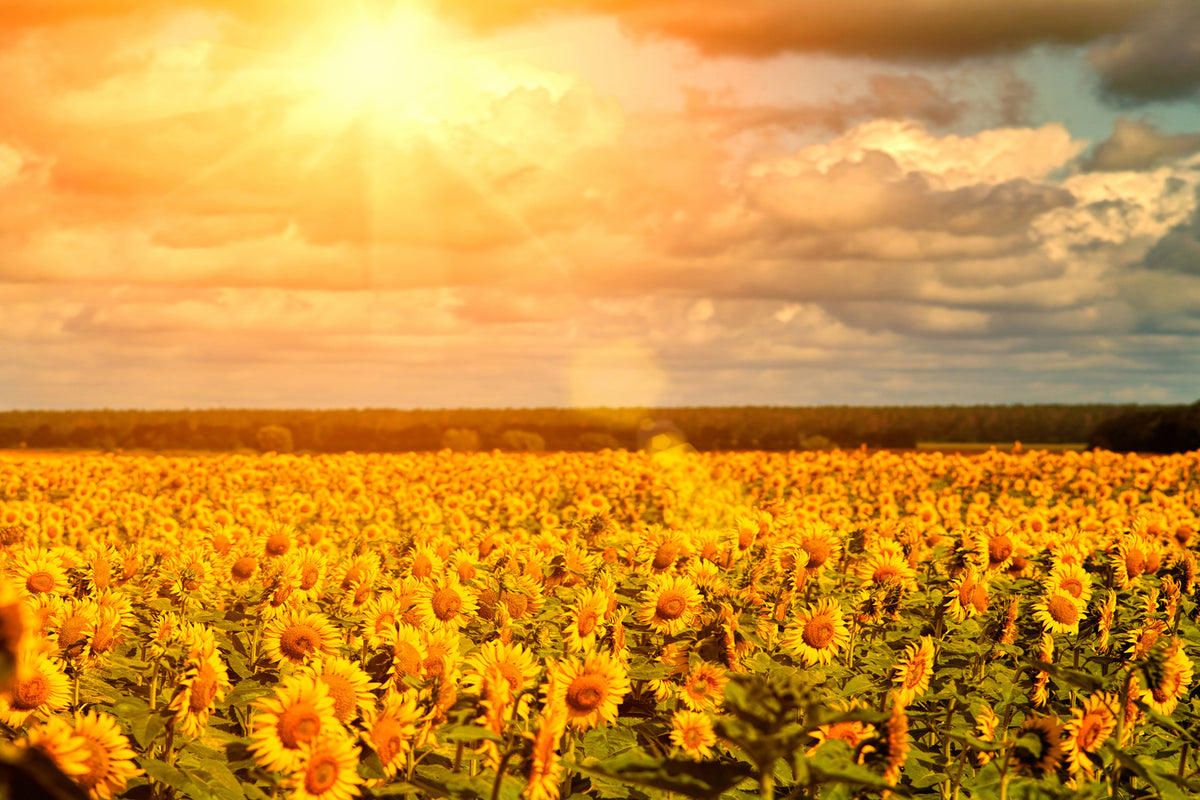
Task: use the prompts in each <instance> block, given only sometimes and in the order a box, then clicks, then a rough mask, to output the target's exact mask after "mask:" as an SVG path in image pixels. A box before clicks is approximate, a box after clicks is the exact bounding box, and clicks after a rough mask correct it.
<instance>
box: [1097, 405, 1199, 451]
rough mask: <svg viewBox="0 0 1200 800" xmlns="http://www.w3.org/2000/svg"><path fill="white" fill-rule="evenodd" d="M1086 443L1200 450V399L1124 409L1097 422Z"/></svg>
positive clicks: (1121, 447) (1121, 448)
mask: <svg viewBox="0 0 1200 800" xmlns="http://www.w3.org/2000/svg"><path fill="white" fill-rule="evenodd" d="M1088 444H1089V445H1091V446H1092V447H1100V448H1103V449H1105V450H1117V451H1120V452H1139V453H1186V452H1188V451H1190V450H1200V401H1197V402H1195V403H1193V404H1192V405H1190V406H1173V407H1169V408H1157V409H1136V410H1132V411H1127V412H1125V413H1123V414H1120V415H1118V416H1116V417H1113V418H1111V419H1108V420H1105V421H1104V422H1102V423H1101V424H1100V425H1099V426H1097V428H1096V430H1095V431H1094V432H1093V433H1092V435H1091V437H1090V438H1089V439H1088Z"/></svg>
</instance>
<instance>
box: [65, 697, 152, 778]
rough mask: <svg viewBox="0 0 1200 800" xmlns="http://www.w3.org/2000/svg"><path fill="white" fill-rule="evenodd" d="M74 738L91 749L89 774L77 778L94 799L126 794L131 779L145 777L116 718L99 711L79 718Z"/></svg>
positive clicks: (87, 764)
mask: <svg viewBox="0 0 1200 800" xmlns="http://www.w3.org/2000/svg"><path fill="white" fill-rule="evenodd" d="M75 735H76V736H78V737H80V738H81V739H83V743H84V746H85V747H87V749H88V757H87V760H86V761H85V762H84V765H85V766H86V767H87V772H84V773H81V774H79V775H76V776H74V778H75V782H76V783H78V784H79V785H80V786H82V787H83V788H84V789H86V790H87V793H88V795H89V796H90V797H91V798H92V800H109V799H110V798H111V797H112V796H113V794H114V793H116V792H123V791H125V786H126V784H127V783H128V782H129V779H130V778H136V777H137V776H138V775H141V774H142V770H141V769H140V768H139V767H138V766H137V764H136V763H134V760H133V759H134V757H135V755H136V754H135V753H134V752H133V748H131V747H130V746H129V739H127V738H126V737H125V734H123V733H122V732H121V729H120V727H119V726H118V724H117V719H116V717H111V716H109V715H108V714H103V713H100V712H97V711H89V712H87V713H86V714H84V715H83V716H79V715H76V717H75Z"/></svg>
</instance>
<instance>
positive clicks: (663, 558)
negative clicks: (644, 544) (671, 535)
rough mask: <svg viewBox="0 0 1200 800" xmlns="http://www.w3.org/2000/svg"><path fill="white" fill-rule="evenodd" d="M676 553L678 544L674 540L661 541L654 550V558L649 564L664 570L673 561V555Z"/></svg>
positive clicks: (677, 553)
mask: <svg viewBox="0 0 1200 800" xmlns="http://www.w3.org/2000/svg"><path fill="white" fill-rule="evenodd" d="M678 555H679V545H678V544H676V543H675V542H663V543H662V544H660V545H659V546H658V549H657V550H655V551H654V560H653V561H652V562H650V566H652V567H654V569H656V570H664V569H666V568H667V567H669V566H671V565H672V564H674V563H675V557H676V556H678Z"/></svg>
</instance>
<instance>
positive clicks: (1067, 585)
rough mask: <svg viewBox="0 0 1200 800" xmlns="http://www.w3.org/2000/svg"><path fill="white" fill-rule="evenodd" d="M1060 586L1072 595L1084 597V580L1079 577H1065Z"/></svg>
mask: <svg viewBox="0 0 1200 800" xmlns="http://www.w3.org/2000/svg"><path fill="white" fill-rule="evenodd" d="M1058 588H1059V589H1062V590H1063V591H1064V592H1066V593H1067V594H1069V595H1071V597H1083V581H1081V580H1079V578H1074V577H1071V578H1063V579H1062V581H1061V582H1059V584H1058Z"/></svg>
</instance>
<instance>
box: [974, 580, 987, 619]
mask: <svg viewBox="0 0 1200 800" xmlns="http://www.w3.org/2000/svg"><path fill="white" fill-rule="evenodd" d="M989 603H990V599H989V597H988V590H987V587H986V586H984V585H983V584H982V583H977V584H975V586H973V587H972V589H971V605H973V606H975V610H976V611H977V612H979V613H980V614H983V613H985V612H986V611H987V610H988V605H989Z"/></svg>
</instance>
